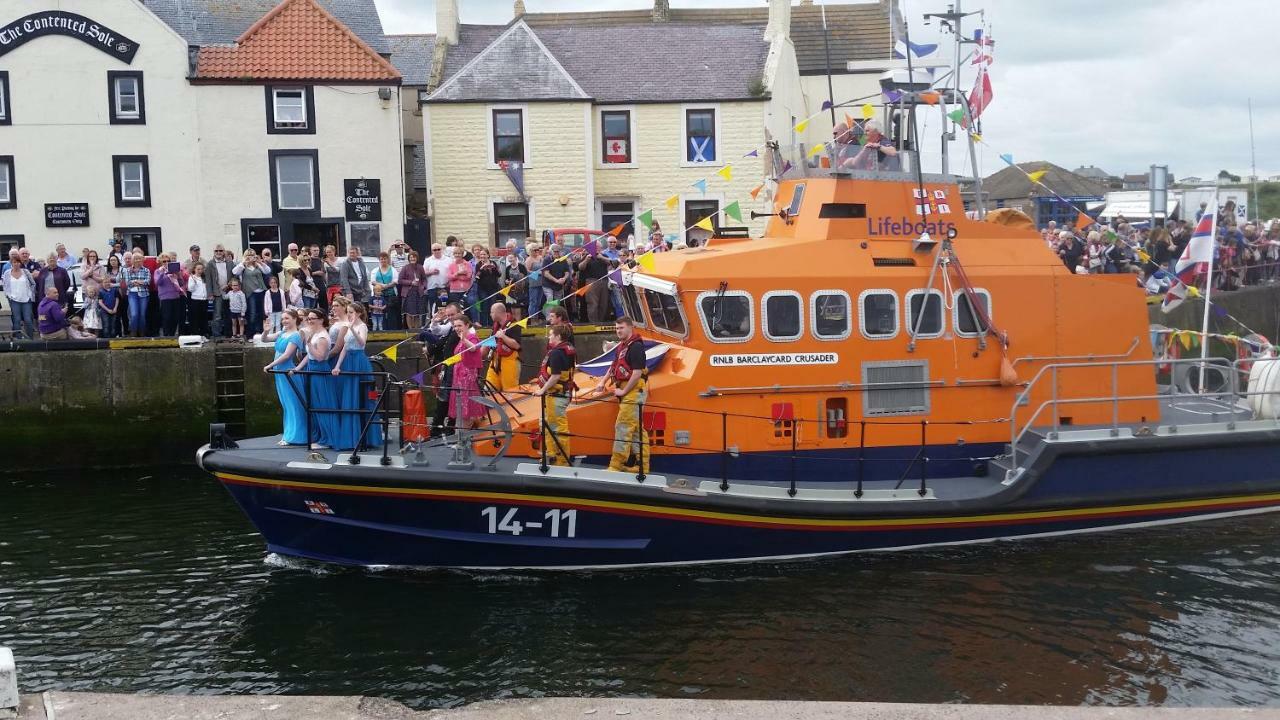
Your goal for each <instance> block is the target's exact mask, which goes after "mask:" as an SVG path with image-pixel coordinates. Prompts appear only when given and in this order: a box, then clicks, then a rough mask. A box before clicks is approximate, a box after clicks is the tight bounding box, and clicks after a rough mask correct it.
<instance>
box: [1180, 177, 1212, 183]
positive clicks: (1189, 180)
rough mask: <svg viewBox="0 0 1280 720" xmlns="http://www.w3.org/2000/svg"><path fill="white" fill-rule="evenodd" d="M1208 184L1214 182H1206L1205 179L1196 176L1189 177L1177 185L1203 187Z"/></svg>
mask: <svg viewBox="0 0 1280 720" xmlns="http://www.w3.org/2000/svg"><path fill="white" fill-rule="evenodd" d="M1206 182H1209V183H1212V182H1213V181H1212V180H1205V179H1204V178H1200V177H1196V176H1195V175H1189V176H1187V177H1184V178H1182V179H1181V180H1179V181H1178V182H1177V184H1178V185H1201V184H1204V183H1206Z"/></svg>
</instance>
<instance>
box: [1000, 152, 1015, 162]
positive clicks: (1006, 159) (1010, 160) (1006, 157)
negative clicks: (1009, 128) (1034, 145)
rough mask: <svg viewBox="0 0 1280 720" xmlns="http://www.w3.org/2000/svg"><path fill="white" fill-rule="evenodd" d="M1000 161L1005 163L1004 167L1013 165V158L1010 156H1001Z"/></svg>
mask: <svg viewBox="0 0 1280 720" xmlns="http://www.w3.org/2000/svg"><path fill="white" fill-rule="evenodd" d="M1000 159H1001V160H1003V161H1004V162H1005V164H1006V165H1012V164H1013V156H1012V155H1009V154H1005V155H1001V156H1000Z"/></svg>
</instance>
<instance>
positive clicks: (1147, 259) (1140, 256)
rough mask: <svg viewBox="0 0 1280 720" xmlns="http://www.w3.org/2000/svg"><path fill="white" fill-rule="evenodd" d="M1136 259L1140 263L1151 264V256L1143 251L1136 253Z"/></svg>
mask: <svg viewBox="0 0 1280 720" xmlns="http://www.w3.org/2000/svg"><path fill="white" fill-rule="evenodd" d="M1138 259H1139V260H1141V261H1142V262H1151V256H1150V255H1148V254H1147V253H1146V251H1144V250H1139V251H1138Z"/></svg>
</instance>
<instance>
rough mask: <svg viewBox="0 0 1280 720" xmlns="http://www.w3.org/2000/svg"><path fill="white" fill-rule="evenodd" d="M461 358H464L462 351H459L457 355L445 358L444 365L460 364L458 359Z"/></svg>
mask: <svg viewBox="0 0 1280 720" xmlns="http://www.w3.org/2000/svg"><path fill="white" fill-rule="evenodd" d="M460 360H462V353H458V354H457V355H453V356H451V357H447V358H445V359H444V366H445V367H451V366H453V365H457V364H458V361H460Z"/></svg>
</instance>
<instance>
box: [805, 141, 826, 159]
mask: <svg viewBox="0 0 1280 720" xmlns="http://www.w3.org/2000/svg"><path fill="white" fill-rule="evenodd" d="M826 147H827V146H826V145H825V144H823V143H818V144H817V145H814V146H813V148H812V149H810V150H809V154H808V155H805V157H813V156H814V155H817V154H818V153H820V152H822V151H823V150H825V149H826Z"/></svg>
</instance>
